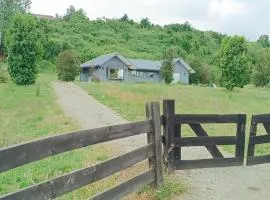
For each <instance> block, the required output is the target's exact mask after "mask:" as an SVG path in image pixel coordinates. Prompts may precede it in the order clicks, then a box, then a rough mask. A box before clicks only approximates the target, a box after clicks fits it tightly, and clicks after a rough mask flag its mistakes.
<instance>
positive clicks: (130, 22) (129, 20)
mask: <svg viewBox="0 0 270 200" xmlns="http://www.w3.org/2000/svg"><path fill="white" fill-rule="evenodd" d="M120 21H121V22H126V23H129V24H134V21H133V20H132V19H129V17H128V15H127V14H126V13H125V14H124V15H123V17H121V18H120Z"/></svg>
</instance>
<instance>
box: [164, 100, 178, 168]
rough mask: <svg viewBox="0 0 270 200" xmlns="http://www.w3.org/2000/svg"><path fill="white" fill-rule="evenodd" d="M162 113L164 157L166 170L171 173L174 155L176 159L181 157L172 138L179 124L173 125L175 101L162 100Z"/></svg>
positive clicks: (173, 165) (173, 166)
mask: <svg viewBox="0 0 270 200" xmlns="http://www.w3.org/2000/svg"><path fill="white" fill-rule="evenodd" d="M163 115H164V118H165V124H164V126H163V134H164V136H165V140H166V144H165V148H164V154H165V157H166V158H167V159H168V172H169V173H173V172H174V170H175V162H174V161H175V157H177V158H178V159H179V158H180V157H181V155H180V150H179V148H177V149H176V148H174V147H173V145H172V143H174V141H173V140H174V138H175V136H176V135H177V134H176V129H177V130H178V129H179V127H180V126H176V125H175V101H174V100H164V101H163Z"/></svg>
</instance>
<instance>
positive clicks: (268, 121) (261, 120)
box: [247, 114, 270, 165]
mask: <svg viewBox="0 0 270 200" xmlns="http://www.w3.org/2000/svg"><path fill="white" fill-rule="evenodd" d="M259 124H262V125H263V127H264V129H265V130H266V132H267V134H264V135H262V134H260V135H258V133H257V129H258V125H259ZM267 143H270V114H264V115H253V116H252V119H251V127H250V137H249V145H248V156H247V165H257V164H263V163H270V154H269V155H264V156H255V147H256V145H259V144H267Z"/></svg>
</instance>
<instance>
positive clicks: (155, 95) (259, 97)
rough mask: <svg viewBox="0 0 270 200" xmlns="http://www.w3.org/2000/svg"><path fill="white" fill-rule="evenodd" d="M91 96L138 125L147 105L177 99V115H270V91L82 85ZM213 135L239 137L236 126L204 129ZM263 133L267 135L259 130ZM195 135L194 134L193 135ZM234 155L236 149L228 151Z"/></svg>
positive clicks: (261, 149)
mask: <svg viewBox="0 0 270 200" xmlns="http://www.w3.org/2000/svg"><path fill="white" fill-rule="evenodd" d="M78 84H79V85H80V86H81V87H82V88H84V89H85V90H86V91H87V92H88V93H89V94H90V95H93V96H94V97H95V98H96V99H97V100H99V101H100V102H102V103H104V104H105V105H108V106H109V107H111V108H112V109H114V110H115V111H117V112H118V113H120V114H121V115H122V116H123V117H124V118H126V119H128V120H131V121H135V120H142V119H144V118H145V114H144V113H145V111H144V105H145V102H147V101H162V100H163V99H175V100H176V111H177V113H189V114H191V113H193V114H194V113H204V114H206V113H211V114H212V113H213V114H215V113H217V114H226V113H227V114H233V113H237V114H238V113H246V114H248V127H247V129H246V130H247V132H248V131H249V120H250V117H251V115H252V114H259V113H270V89H267V88H253V87H251V86H249V87H247V88H245V89H236V91H234V92H227V91H226V90H225V89H223V88H218V89H214V88H208V87H198V86H182V85H173V86H166V85H158V84H113V83H96V84H87V83H78ZM204 127H205V128H206V130H207V131H208V133H209V134H210V135H213V136H214V135H235V131H236V126H235V125H204ZM183 132H184V135H191V134H193V133H192V131H191V130H190V129H189V128H188V127H183ZM259 132H260V133H263V132H265V131H264V130H263V129H262V128H259ZM193 135H194V134H193ZM226 149H227V150H229V151H230V152H232V151H233V149H232V148H230V147H229V148H227V147H226ZM256 152H257V153H258V154H264V153H267V152H268V153H270V146H269V145H260V146H258V148H257V151H256Z"/></svg>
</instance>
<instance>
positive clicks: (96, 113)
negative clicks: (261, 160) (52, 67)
mask: <svg viewBox="0 0 270 200" xmlns="http://www.w3.org/2000/svg"><path fill="white" fill-rule="evenodd" d="M53 86H54V88H55V91H56V93H57V95H58V98H59V103H60V104H61V105H62V107H63V109H64V111H65V112H66V114H67V115H69V116H70V117H71V118H73V119H74V120H75V121H77V123H78V124H79V125H80V126H81V128H82V129H89V128H97V127H102V126H107V125H114V124H121V123H126V122H127V121H126V120H124V119H123V118H121V117H120V116H119V115H118V114H116V113H115V112H113V111H112V110H111V109H109V108H107V107H106V106H104V105H103V104H101V103H99V102H98V101H96V100H95V99H93V98H92V97H91V96H89V95H88V94H87V93H86V92H85V91H84V90H82V89H81V88H80V87H79V86H77V85H75V84H72V83H62V82H54V83H53ZM111 144H113V145H112V148H114V150H115V151H119V150H120V151H121V152H127V151H130V150H132V149H134V148H137V147H139V146H142V145H145V144H146V136H145V135H141V136H135V137H131V138H127V139H121V140H118V141H114V142H111ZM205 157H208V152H206V151H205V149H204V148H193V149H191V148H188V149H186V148H185V149H183V158H184V159H185V158H186V159H190V158H205ZM175 176H177V177H179V179H180V180H184V183H188V184H189V191H188V193H187V194H185V196H181V197H177V198H175V199H179V200H180V199H181V200H208V199H209V200H268V199H270V164H268V165H260V166H253V167H228V168H216V169H198V170H185V171H178V172H177V173H176V174H175Z"/></svg>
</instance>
